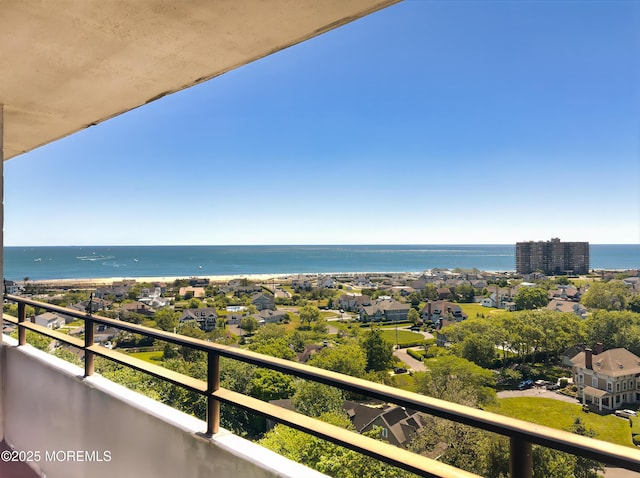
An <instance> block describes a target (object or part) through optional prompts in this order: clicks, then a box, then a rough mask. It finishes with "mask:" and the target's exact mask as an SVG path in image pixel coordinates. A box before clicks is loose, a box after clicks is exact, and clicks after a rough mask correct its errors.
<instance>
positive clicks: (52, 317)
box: [35, 312, 65, 329]
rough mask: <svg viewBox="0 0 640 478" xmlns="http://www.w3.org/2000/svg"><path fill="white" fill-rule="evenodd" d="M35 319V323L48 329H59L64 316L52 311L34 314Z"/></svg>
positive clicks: (62, 323)
mask: <svg viewBox="0 0 640 478" xmlns="http://www.w3.org/2000/svg"><path fill="white" fill-rule="evenodd" d="M35 319H36V320H35V322H36V324H38V325H40V326H42V327H46V328H48V329H59V328H60V327H62V326H63V325H64V323H65V321H64V317H61V316H59V315H58V314H54V313H53V312H45V313H44V314H40V315H36V317H35Z"/></svg>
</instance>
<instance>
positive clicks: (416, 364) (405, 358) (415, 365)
mask: <svg viewBox="0 0 640 478" xmlns="http://www.w3.org/2000/svg"><path fill="white" fill-rule="evenodd" d="M412 348H413V349H414V350H422V347H412ZM407 350H408V349H397V350H394V352H393V355H395V356H396V357H398V358H399V359H400V360H401V361H402V362H404V363H406V364H407V367H408V368H410V369H412V370H414V371H416V372H424V371H425V370H427V368H426V367H425V366H424V364H423V363H422V362H421V361H420V360H416V359H414V358H413V357H412V356H411V355H409V354H408V353H407Z"/></svg>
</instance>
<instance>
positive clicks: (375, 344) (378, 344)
mask: <svg viewBox="0 0 640 478" xmlns="http://www.w3.org/2000/svg"><path fill="white" fill-rule="evenodd" d="M362 348H363V349H364V352H365V354H366V356H367V370H374V371H380V370H387V369H389V368H390V367H391V365H392V364H393V344H392V343H390V342H387V341H386V340H385V339H384V338H383V337H382V334H381V333H380V331H379V330H378V329H373V330H370V331H368V332H367V333H365V335H364V339H363V340H362Z"/></svg>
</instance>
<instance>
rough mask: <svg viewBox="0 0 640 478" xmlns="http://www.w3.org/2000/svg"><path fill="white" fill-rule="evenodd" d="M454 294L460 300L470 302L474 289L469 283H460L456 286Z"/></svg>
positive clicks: (473, 295)
mask: <svg viewBox="0 0 640 478" xmlns="http://www.w3.org/2000/svg"><path fill="white" fill-rule="evenodd" d="M456 295H457V296H458V300H459V301H460V302H466V303H471V302H473V298H474V297H475V295H476V290H475V289H474V287H473V286H472V285H471V284H460V285H458V286H456Z"/></svg>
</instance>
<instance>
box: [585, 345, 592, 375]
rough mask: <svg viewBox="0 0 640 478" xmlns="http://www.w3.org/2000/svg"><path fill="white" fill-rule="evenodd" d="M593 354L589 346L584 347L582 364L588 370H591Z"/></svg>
mask: <svg viewBox="0 0 640 478" xmlns="http://www.w3.org/2000/svg"><path fill="white" fill-rule="evenodd" d="M592 359H593V356H592V353H591V349H590V348H586V349H584V366H585V367H586V368H588V369H589V370H593V360H592Z"/></svg>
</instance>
